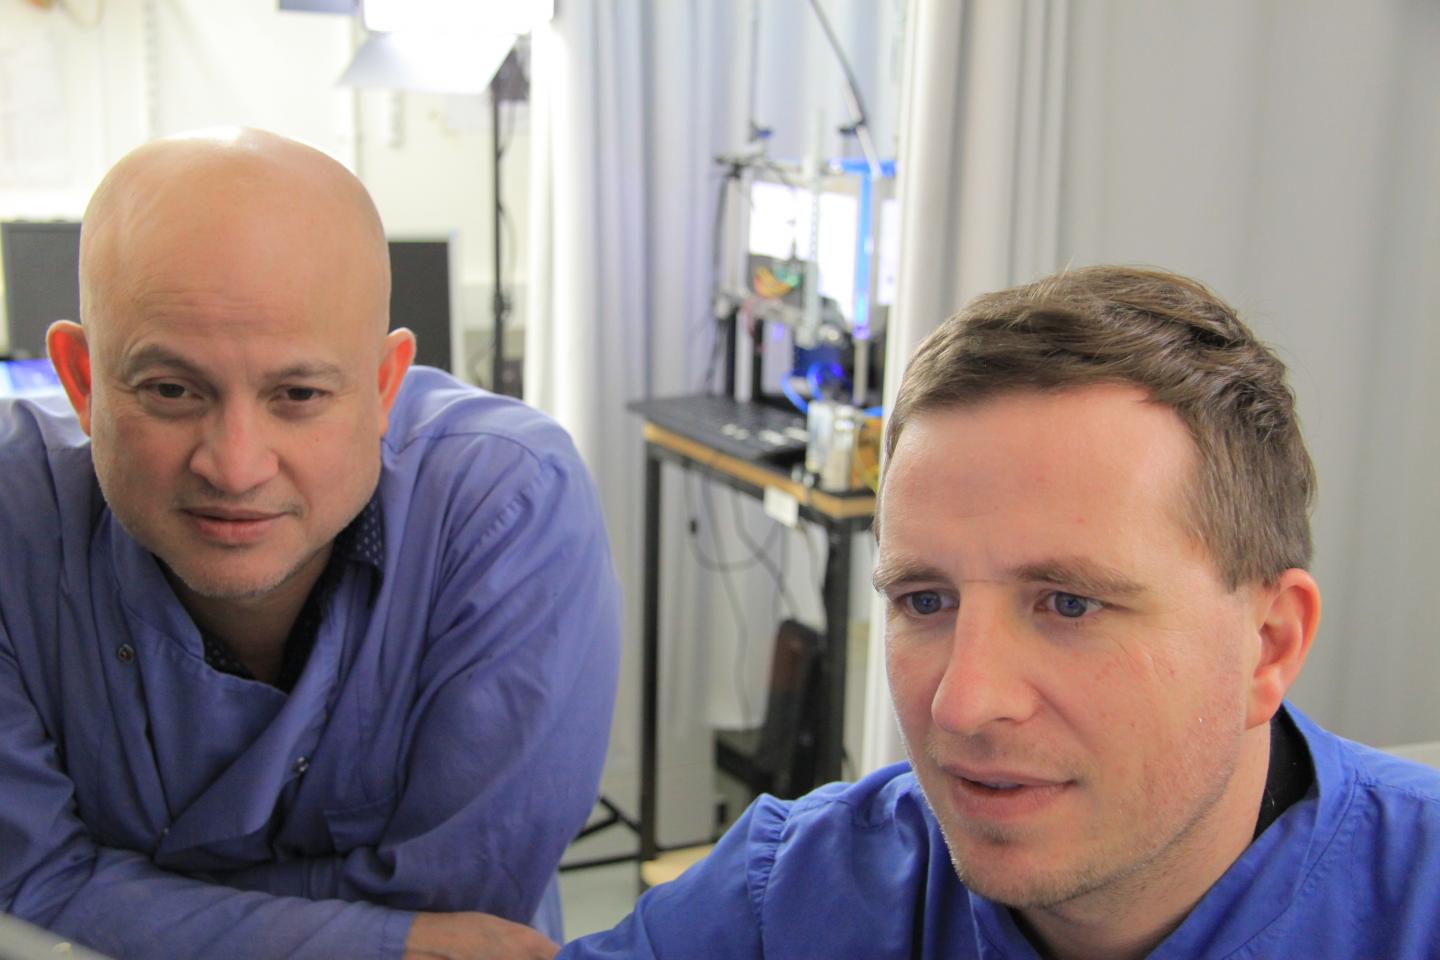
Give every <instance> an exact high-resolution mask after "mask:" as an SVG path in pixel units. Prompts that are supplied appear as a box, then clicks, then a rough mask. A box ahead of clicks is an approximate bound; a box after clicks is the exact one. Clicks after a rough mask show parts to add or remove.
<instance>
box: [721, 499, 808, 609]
mask: <svg viewBox="0 0 1440 960" xmlns="http://www.w3.org/2000/svg"><path fill="white" fill-rule="evenodd" d="M730 513H731V515H732V516H733V517H734V518H735V532H736V533H737V534H739V535H740V539H741V541H742V542H743V543H744V544H745V546H746V548H747V549H748V550H750V551H751V553H752V554H753V555H754V556H755V558H756V559H757V560H758V561H759V562H760V565H761V566H762V567H764V568H765V570H766V572H767V573H769V574H770V576H771V578H772V579H774V581H775V589H776V592H777V593H778V594H779V595H780V597H781V599H782V601H783V603H784V606H785V608H786V609H787V610H788V612H789V615H790V616H791V617H798V616H799V608H798V607H797V606H796V605H795V598H794V597H793V596H791V595H790V588H789V587H788V586H787V585H786V583H785V572H784V571H783V570H782V569H780V568H779V567H777V566H776V565H775V561H774V560H771V559H770V557H769V555H768V554H769V546H768V544H767V546H766V547H765V548H763V549H764V552H763V553H762V552H761V550H762V548H761V547H760V545H759V544H757V543H755V541H754V540H753V539H752V538H751V536H750V531H749V530H747V529H746V528H745V518H744V517H743V516H742V515H741V513H740V498H739V497H733V496H732V497H731V498H730ZM770 524H771V526H770V530H771V533H774V532H775V531H776V530H779V529H780V524H778V523H776V522H775V521H774V520H772V521H770ZM781 542H782V544H783V542H784V541H783V539H782V541H781Z"/></svg>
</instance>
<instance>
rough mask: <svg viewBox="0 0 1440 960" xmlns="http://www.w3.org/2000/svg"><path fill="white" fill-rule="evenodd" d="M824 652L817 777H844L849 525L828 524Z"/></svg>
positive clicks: (822, 780) (848, 621) (821, 674)
mask: <svg viewBox="0 0 1440 960" xmlns="http://www.w3.org/2000/svg"><path fill="white" fill-rule="evenodd" d="M825 538H826V541H827V544H828V548H827V551H826V555H825V587H824V592H825V651H824V656H822V657H821V658H820V681H821V684H820V689H821V691H822V695H821V708H820V729H819V731H817V733H818V740H819V742H818V744H817V749H816V765H815V766H816V769H815V774H816V778H817V779H818V780H819V781H820V782H821V783H826V782H829V781H831V780H839V779H840V778H841V760H842V759H843V757H844V751H845V673H846V659H847V655H848V654H849V649H850V540H851V529H850V524H848V523H846V522H844V521H840V520H833V521H830V522H828V523H826V524H825Z"/></svg>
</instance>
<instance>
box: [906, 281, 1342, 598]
mask: <svg viewBox="0 0 1440 960" xmlns="http://www.w3.org/2000/svg"><path fill="white" fill-rule="evenodd" d="M1100 383H1120V384H1130V385H1134V386H1138V387H1140V388H1142V389H1144V390H1145V391H1146V392H1147V393H1149V395H1150V397H1151V399H1152V400H1153V401H1154V402H1156V403H1159V404H1162V405H1164V406H1166V407H1169V408H1170V409H1172V410H1174V411H1175V413H1176V414H1177V415H1179V417H1180V419H1181V420H1182V421H1184V423H1185V424H1186V426H1187V427H1188V428H1189V430H1190V435H1191V437H1192V438H1193V439H1194V441H1195V447H1196V449H1197V451H1198V452H1199V461H1198V464H1199V465H1198V468H1197V475H1196V477H1195V478H1194V481H1193V482H1192V483H1191V484H1190V489H1189V491H1188V495H1187V498H1186V499H1187V503H1185V504H1184V508H1185V511H1186V519H1187V520H1188V522H1189V524H1190V526H1191V529H1192V532H1193V533H1194V535H1195V536H1196V537H1197V538H1198V539H1199V541H1200V542H1201V543H1202V544H1204V545H1205V547H1206V548H1207V549H1208V550H1209V551H1210V555H1211V556H1212V557H1213V558H1214V561H1215V563H1216V565H1217V567H1218V568H1219V571H1220V574H1221V576H1222V577H1223V578H1224V580H1225V582H1226V584H1227V585H1228V586H1229V588H1230V589H1232V590H1233V589H1235V588H1236V587H1238V586H1240V585H1241V584H1245V583H1255V582H1260V583H1272V582H1274V580H1275V579H1276V578H1277V577H1279V575H1280V574H1281V573H1283V572H1284V571H1285V570H1287V569H1289V568H1291V567H1307V566H1308V565H1309V563H1310V559H1311V554H1312V550H1313V548H1312V545H1311V539H1310V518H1309V514H1310V505H1311V503H1312V501H1313V500H1314V496H1315V467H1314V465H1313V464H1312V463H1311V461H1310V454H1309V453H1308V452H1307V451H1306V449H1305V442H1304V440H1303V439H1302V437H1301V435H1300V423H1299V420H1298V418H1297V417H1296V414H1295V395H1294V394H1293V393H1292V392H1291V389H1290V386H1289V384H1288V383H1287V382H1286V379H1285V365H1284V364H1283V363H1281V362H1280V359H1279V358H1278V357H1276V356H1275V354H1274V352H1272V351H1271V350H1270V348H1269V347H1267V346H1266V345H1265V344H1263V343H1261V342H1260V341H1258V340H1257V339H1256V338H1255V335H1254V334H1253V333H1251V331H1250V329H1249V328H1248V327H1246V326H1245V324H1243V323H1242V322H1240V319H1239V318H1238V317H1237V316H1236V315H1235V311H1234V310H1233V309H1231V307H1230V306H1229V305H1227V304H1226V303H1224V302H1223V301H1222V300H1220V298H1219V297H1217V296H1215V295H1214V294H1213V293H1211V292H1210V291H1209V290H1208V289H1206V288H1205V286H1204V285H1202V284H1200V283H1198V282H1196V281H1194V280H1191V279H1188V278H1186V277H1182V276H1178V275H1176V274H1173V273H1166V272H1163V271H1160V270H1149V269H1139V268H1133V267H1116V266H1100V267H1087V268H1085V269H1081V270H1073V271H1066V272H1064V273H1060V274H1057V275H1056V276H1053V277H1049V278H1046V279H1044V280H1040V281H1037V282H1035V283H1030V284H1026V285H1024V286H1019V287H1014V288H1012V289H1010V290H1002V291H1000V292H999V293H990V294H985V295H984V296H981V297H978V298H976V299H975V300H973V301H972V302H971V303H970V304H969V305H968V306H967V307H966V308H965V309H964V310H963V311H961V312H960V313H959V314H957V315H956V316H954V317H951V318H950V319H949V320H946V321H945V322H944V323H943V324H941V325H940V328H939V329H938V330H936V331H935V332H934V333H932V334H931V335H930V336H929V337H928V338H926V340H925V342H924V343H922V344H921V345H920V348H919V349H918V350H917V351H916V352H915V355H914V356H913V357H912V358H911V359H910V363H909V365H908V366H907V367H906V370H905V378H904V380H903V381H902V382H901V384H900V392H899V396H898V398H897V399H896V402H895V406H894V409H893V410H892V411H891V413H890V418H889V423H888V424H887V426H886V430H885V454H886V459H887V460H888V459H889V457H890V456H891V455H893V454H894V452H895V446H896V444H897V443H898V442H899V439H900V435H901V433H902V432H904V430H905V425H906V423H907V422H908V421H909V420H910V419H911V418H912V417H914V416H915V415H916V414H918V413H923V412H925V411H930V410H937V409H947V408H953V407H962V406H966V405H969V404H974V403H979V402H982V401H984V400H987V399H991V398H994V397H995V396H997V395H1000V394H1006V393H1012V392H1017V391H1028V390H1037V391H1057V390H1064V389H1067V388H1073V387H1080V386H1086V385H1090V384H1100ZM882 489H883V488H882Z"/></svg>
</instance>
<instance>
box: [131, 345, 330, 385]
mask: <svg viewBox="0 0 1440 960" xmlns="http://www.w3.org/2000/svg"><path fill="white" fill-rule="evenodd" d="M157 367H160V368H164V369H167V370H176V371H179V372H181V373H184V374H185V375H187V376H190V377H194V378H195V379H197V380H206V379H208V377H207V375H206V373H205V371H204V370H202V369H201V368H200V367H198V366H196V365H195V364H193V363H191V362H190V361H189V360H187V359H185V358H184V357H182V356H181V355H180V354H178V353H176V352H175V351H173V350H171V349H169V348H168V347H164V346H161V345H160V344H158V343H152V344H148V345H146V346H144V347H141V348H140V349H139V350H136V351H135V352H134V353H133V354H131V355H130V356H129V357H127V358H126V360H125V365H124V366H123V367H122V368H121V370H120V373H121V376H122V378H123V379H127V380H128V379H131V378H133V377H137V376H139V375H140V374H143V373H146V372H148V371H150V370H153V369H155V368H157ZM265 378H266V380H269V381H272V382H274V381H285V380H327V381H330V382H333V383H344V382H345V381H346V379H347V377H346V376H345V370H344V368H342V367H341V366H340V365H339V364H334V363H326V362H322V361H301V362H299V363H292V364H291V365H289V366H288V367H281V368H280V369H278V370H274V371H271V372H269V373H267V374H266V375H265Z"/></svg>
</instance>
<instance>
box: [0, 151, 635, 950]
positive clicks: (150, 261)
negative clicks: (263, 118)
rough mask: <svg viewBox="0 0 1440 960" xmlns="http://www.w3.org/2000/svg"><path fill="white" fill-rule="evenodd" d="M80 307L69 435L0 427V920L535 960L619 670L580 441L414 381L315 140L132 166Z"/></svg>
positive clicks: (370, 247) (62, 340)
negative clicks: (6, 916) (0, 736)
mask: <svg viewBox="0 0 1440 960" xmlns="http://www.w3.org/2000/svg"><path fill="white" fill-rule="evenodd" d="M80 283H81V310H80V312H81V322H79V323H73V322H68V321H62V322H59V323H56V324H55V325H54V327H53V328H52V329H51V331H50V334H49V349H50V356H51V358H52V360H53V362H54V364H55V367H56V370H57V372H58V373H59V375H60V379H61V382H62V383H63V385H64V387H65V391H66V394H67V396H68V398H69V401H70V406H71V407H73V413H72V411H70V410H65V409H62V408H63V404H62V403H56V402H54V401H25V400H20V401H0V404H3V405H0V476H3V477H4V478H5V481H4V484H3V485H0V544H4V547H5V553H4V555H3V560H0V563H3V565H4V576H3V577H0V729H4V730H5V731H6V734H5V738H4V740H3V743H0V794H3V796H4V802H3V803H0V851H4V856H3V857H0V907H3V908H4V909H5V910H6V911H8V912H11V913H14V914H16V915H18V916H20V917H22V918H24V919H27V920H29V921H31V922H34V923H37V924H39V925H41V926H45V927H48V928H50V929H52V930H55V931H57V932H59V933H61V934H63V935H66V936H69V937H72V938H73V939H75V940H77V941H79V942H82V943H84V944H86V945H89V946H92V947H94V948H97V949H99V950H101V951H105V952H108V953H112V954H115V955H117V956H123V957H156V958H167V960H174V958H182V957H206V958H211V960H214V958H232V957H233V958H241V957H254V958H261V957H316V958H321V957H324V958H336V957H347V958H349V957H377V958H388V957H397V958H398V957H407V958H408V957H413V958H421V957H490V956H504V957H530V956H537V957H547V956H550V955H551V954H552V953H553V952H554V950H555V947H554V945H553V944H552V943H551V941H550V939H548V938H547V937H546V936H542V935H541V934H540V933H537V932H536V931H535V930H533V929H531V926H530V925H534V926H538V927H539V928H540V929H541V930H543V932H544V933H545V934H547V935H548V936H549V937H554V938H556V939H558V938H559V936H560V929H559V922H558V920H559V917H558V902H557V900H556V898H555V887H554V876H555V869H556V865H557V864H558V862H559V858H560V855H561V852H562V851H563V849H564V847H565V845H566V843H567V842H568V841H569V839H570V838H571V837H572V836H574V834H575V833H576V831H577V830H578V829H579V828H580V827H581V826H582V825H583V823H584V820H585V818H586V816H587V814H588V812H589V810H590V808H591V806H592V804H593V801H594V799H595V795H596V790H597V785H598V780H599V775H600V768H601V763H602V760H603V754H604V750H605V747H606V742H607V738H608V730H609V722H610V715H611V708H612V706H613V697H614V685H615V678H616V670H617V659H618V638H619V626H618V621H619V601H618V590H617V585H616V581H615V577H614V573H613V570H612V568H611V564H610V556H609V549H608V546H607V543H606V538H605V534H604V531H603V528H602V523H601V519H600V510H599V506H598V503H597V500H596V497H595V493H594V490H593V486H592V484H591V481H590V479H589V477H588V475H587V474H586V472H585V469H584V467H583V466H582V465H581V463H580V461H579V458H578V456H577V455H576V452H575V450H574V448H573V446H572V445H571V443H570V441H569V439H568V438H567V437H566V436H565V434H564V432H563V431H562V430H560V429H559V428H558V427H557V426H556V425H555V424H553V423H552V422H550V421H549V420H547V419H546V418H544V417H543V416H542V415H540V414H538V413H536V412H535V411H533V410H531V409H529V408H527V407H525V406H524V405H522V404H520V403H518V402H515V401H512V400H508V399H505V398H501V397H496V396H492V395H490V394H487V393H484V392H482V391H479V390H476V389H474V388H470V387H466V386H464V385H462V384H461V383H459V382H458V381H456V380H454V379H453V378H451V377H449V376H447V375H445V374H443V373H441V372H439V371H436V370H430V369H425V368H421V367H416V368H413V369H412V368H411V359H412V358H413V357H414V353H415V340H414V336H413V335H412V334H411V333H410V332H409V331H408V330H404V329H397V330H394V331H390V329H389V328H390V317H389V315H388V308H389V286H390V278H389V265H388V257H387V250H386V244H385V236H384V231H383V228H382V226H381V223H380V219H379V216H378V215H377V213H376V211H375V208H374V205H373V204H372V203H371V201H370V198H369V196H368V195H367V194H366V192H365V189H364V188H363V186H361V184H360V183H359V181H357V180H356V179H355V178H354V177H353V176H352V175H351V174H350V173H349V172H348V171H346V170H345V169H344V168H343V167H342V166H340V165H339V164H338V163H336V162H334V161H333V160H331V159H330V158H328V157H326V156H325V155H324V154H322V153H320V152H318V151H316V150H313V149H311V148H309V147H305V146H302V145H300V144H298V143H295V142H293V141H289V140H285V139H283V138H280V137H277V136H274V135H271V134H266V133H262V132H259V131H229V132H223V133H219V134H207V135H202V136H193V137H182V138H175V139H168V140H163V141H158V142H155V143H152V144H149V145H147V146H144V147H141V148H140V149H138V150H136V151H134V152H133V153H131V154H130V155H129V156H127V157H125V158H124V159H122V160H121V161H120V163H119V164H117V165H116V167H115V168H114V169H113V170H112V171H111V172H110V174H109V175H108V176H107V177H106V178H105V180H104V182H103V183H102V184H101V185H100V187H99V189H98V190H97V191H96V193H95V196H94V198H93V199H92V201H91V203H90V206H89V208H88V209H87V211H86V214H85V220H84V225H83V228H82V234H81V267H80ZM397 319H399V320H403V318H397Z"/></svg>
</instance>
